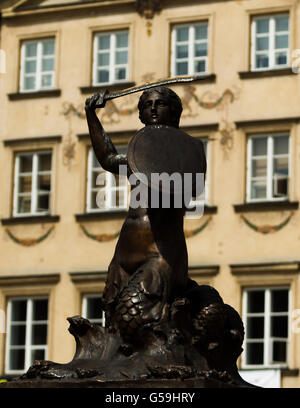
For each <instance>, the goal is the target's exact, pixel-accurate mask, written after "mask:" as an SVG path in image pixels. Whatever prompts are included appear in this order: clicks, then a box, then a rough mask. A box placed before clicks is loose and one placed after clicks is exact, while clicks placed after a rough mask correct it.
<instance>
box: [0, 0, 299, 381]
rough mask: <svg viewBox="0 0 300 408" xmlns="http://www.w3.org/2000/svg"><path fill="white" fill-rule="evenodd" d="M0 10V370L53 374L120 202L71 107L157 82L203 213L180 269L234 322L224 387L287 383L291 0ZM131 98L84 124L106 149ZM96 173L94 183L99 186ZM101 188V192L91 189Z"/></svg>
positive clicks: (295, 237)
mask: <svg viewBox="0 0 300 408" xmlns="http://www.w3.org/2000/svg"><path fill="white" fill-rule="evenodd" d="M0 5H1V13H2V19H1V46H0V48H1V51H2V54H1V55H2V60H3V56H5V59H6V70H5V73H4V71H1V73H0V81H1V82H0V85H1V87H0V115H1V117H0V123H1V127H0V158H1V159H0V169H1V171H0V180H1V196H0V218H1V225H0V242H1V245H0V259H1V262H0V309H1V316H0V317H1V319H0V320H1V322H0V332H1V333H0V374H1V376H2V377H10V376H17V375H19V374H20V373H23V372H24V371H26V370H27V369H28V368H29V366H30V365H31V364H32V362H33V361H34V360H35V359H49V360H52V361H56V362H60V363H66V362H69V361H70V360H71V359H72V357H73V355H74V351H75V342H74V340H73V338H72V336H71V335H70V334H69V333H68V331H67V329H68V322H67V320H66V318H67V317H69V316H74V315H77V314H79V315H82V316H85V317H87V318H89V319H90V320H91V321H95V322H97V323H99V324H103V322H104V316H103V315H102V312H101V311H100V309H99V298H100V296H101V293H102V291H103V288H104V285H105V278H106V273H107V267H108V264H109V262H110V260H111V258H112V256H113V253H114V248H115V245H116V242H117V238H118V234H119V232H120V228H121V226H122V223H123V221H124V218H125V214H126V208H127V206H128V185H127V181H126V179H125V180H124V179H122V178H120V179H118V180H116V179H115V178H113V177H112V176H111V175H110V174H108V173H105V172H103V170H102V169H101V167H100V166H99V163H98V162H97V160H96V159H95V157H94V154H93V151H92V150H91V144H90V140H89V136H88V129H87V123H86V119H85V114H84V102H85V99H86V98H87V97H88V96H90V95H92V94H94V93H96V92H98V91H99V90H100V89H102V88H107V89H109V91H110V92H115V91H118V90H120V89H126V88H129V87H132V86H135V85H140V84H143V83H146V82H154V81H157V80H160V79H164V78H168V77H170V76H172V77H173V76H182V75H194V74H197V75H201V76H202V80H201V81H197V82H193V83H190V84H186V85H182V84H181V85H180V84H178V85H173V86H171V88H172V89H173V90H175V92H177V93H178V95H179V96H180V97H181V100H182V104H183V113H182V118H181V122H180V127H181V129H183V130H184V131H186V132H187V133H189V134H190V135H192V136H194V137H197V138H201V139H202V140H203V141H204V143H205V147H206V154H207V161H208V171H207V180H206V189H205V194H204V195H202V196H201V197H199V198H198V204H197V205H200V206H201V205H202V204H203V203H204V204H205V205H204V214H203V216H202V217H199V216H196V215H195V214H189V215H187V216H186V219H185V234H186V241H187V247H188V254H189V274H190V277H191V278H192V279H195V280H196V281H197V282H198V283H200V284H209V285H212V286H213V287H215V288H216V289H217V290H218V291H219V293H220V295H221V296H222V297H223V299H224V301H225V302H226V303H228V304H230V305H231V306H233V307H234V308H235V309H236V310H237V311H238V312H239V313H240V315H241V316H242V318H243V321H244V324H245V329H246V334H245V341H244V352H243V354H242V357H241V358H240V361H239V368H240V370H241V374H242V375H244V376H245V378H247V379H249V381H250V382H255V383H257V384H261V385H263V386H274V387H299V386H300V375H299V366H300V246H299V244H300V241H299V240H300V233H299V226H300V211H299V198H300V182H299V181H300V166H299V158H300V124H299V121H300V113H299V112H300V110H299V107H300V81H299V78H300V76H299V75H297V72H298V66H299V67H300V61H299V57H300V51H299V49H300V39H299V29H298V27H299V25H300V4H299V2H298V1H296V0H289V1H286V0H228V1H225V0H215V1H213V0H212V1H185V2H183V1H180V0H173V1H171V0H165V1H154V0H153V1H134V0H107V1H100V0H99V1H76V0H75V1H72V0H45V1H37V0H27V1H26V0H19V1H11V0H6V1H2V2H1V3H0ZM139 95H140V94H132V95H128V96H126V97H122V98H118V99H114V100H111V101H110V102H108V103H107V105H106V107H105V109H102V110H101V111H99V112H98V115H99V118H100V120H101V122H102V124H103V126H104V128H105V130H106V131H107V132H108V133H109V134H110V136H111V138H112V140H113V142H114V144H115V146H116V147H117V150H118V151H119V152H126V149H127V145H128V142H129V140H130V139H131V137H132V136H133V135H134V134H135V133H136V132H137V130H138V129H140V128H141V127H142V124H141V123H140V122H139V119H138V112H137V102H138V98H139ZM99 175H101V178H99ZM100 179H101V181H99V180H100Z"/></svg>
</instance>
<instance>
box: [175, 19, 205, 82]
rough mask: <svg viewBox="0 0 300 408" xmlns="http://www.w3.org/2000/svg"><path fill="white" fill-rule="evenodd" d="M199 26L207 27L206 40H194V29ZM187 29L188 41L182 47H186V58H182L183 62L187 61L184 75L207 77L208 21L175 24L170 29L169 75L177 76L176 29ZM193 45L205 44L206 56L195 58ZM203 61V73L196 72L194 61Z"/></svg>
mask: <svg viewBox="0 0 300 408" xmlns="http://www.w3.org/2000/svg"><path fill="white" fill-rule="evenodd" d="M201 25H207V39H206V40H195V27H197V26H201ZM184 27H188V28H189V38H188V41H186V44H183V43H182V45H188V57H187V58H184V60H187V62H188V72H187V74H186V75H194V74H197V75H207V73H208V51H209V50H208V47H209V22H208V21H202V22H199V23H190V24H176V25H174V26H173V27H172V34H171V39H172V52H171V75H172V76H177V75H179V74H177V72H176V62H178V59H177V58H176V44H177V42H176V29H177V28H184ZM195 43H206V44H207V55H206V56H205V57H195V56H194V44H195ZM196 60H197V61H198V60H199V61H205V68H206V69H205V71H203V72H199V73H198V72H196V71H195V69H194V67H195V61H196Z"/></svg>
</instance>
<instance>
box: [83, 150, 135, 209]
mask: <svg viewBox="0 0 300 408" xmlns="http://www.w3.org/2000/svg"><path fill="white" fill-rule="evenodd" d="M117 151H118V153H119V154H125V153H126V151H127V146H118V147H117ZM127 201H128V183H127V177H126V176H121V175H115V174H112V173H110V172H108V171H105V170H103V169H102V167H101V166H100V164H99V162H98V160H97V158H96V156H95V154H94V151H93V149H92V148H90V150H89V157H88V185H87V212H93V211H94V212H96V211H111V210H126V209H127Z"/></svg>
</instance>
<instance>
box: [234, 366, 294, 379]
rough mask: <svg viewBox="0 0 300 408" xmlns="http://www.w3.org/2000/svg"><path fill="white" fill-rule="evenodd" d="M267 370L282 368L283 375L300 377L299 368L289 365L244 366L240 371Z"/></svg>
mask: <svg viewBox="0 0 300 408" xmlns="http://www.w3.org/2000/svg"><path fill="white" fill-rule="evenodd" d="M265 370H280V372H281V375H283V376H285V377H298V375H299V368H288V367H257V366H256V367H253V368H252V367H243V368H240V369H239V371H240V372H243V371H265Z"/></svg>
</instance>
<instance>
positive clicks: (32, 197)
mask: <svg viewBox="0 0 300 408" xmlns="http://www.w3.org/2000/svg"><path fill="white" fill-rule="evenodd" d="M51 161H52V153H51V151H42V152H35V153H18V154H17V155H16V160H15V188H14V209H13V214H14V216H20V215H22V216H24V215H45V214H48V213H49V211H50V195H51Z"/></svg>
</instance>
